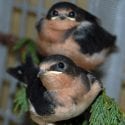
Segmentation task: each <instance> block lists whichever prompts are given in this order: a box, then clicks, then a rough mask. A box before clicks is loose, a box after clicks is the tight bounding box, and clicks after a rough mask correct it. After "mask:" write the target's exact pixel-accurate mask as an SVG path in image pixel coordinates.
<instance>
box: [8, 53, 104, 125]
mask: <svg viewBox="0 0 125 125" xmlns="http://www.w3.org/2000/svg"><path fill="white" fill-rule="evenodd" d="M8 73H9V74H10V75H12V76H14V77H15V78H16V79H18V80H20V81H22V82H24V83H25V84H26V85H27V87H26V90H27V98H28V101H29V107H30V109H29V110H30V113H31V118H32V119H33V121H35V122H36V123H38V124H39V125H44V124H45V125H46V124H48V123H55V122H57V121H62V120H67V119H71V118H74V117H76V116H78V115H80V114H81V113H83V112H84V111H85V110H86V109H87V108H88V107H89V106H90V104H91V103H92V102H93V100H94V99H95V98H96V96H97V95H98V94H99V92H100V91H101V90H102V83H101V82H100V81H99V80H97V78H96V77H95V76H94V75H93V74H92V73H90V72H88V71H86V70H84V69H82V68H80V67H78V66H76V64H75V63H74V62H73V61H72V60H71V59H69V58H68V57H65V56H63V55H52V56H48V57H46V58H45V59H44V60H43V62H42V63H41V64H40V66H36V65H34V64H33V62H32V59H31V57H27V59H26V62H25V63H23V64H21V65H20V66H17V67H15V68H9V69H8Z"/></svg>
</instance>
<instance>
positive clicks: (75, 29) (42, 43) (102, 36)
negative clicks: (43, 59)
mask: <svg viewBox="0 0 125 125" xmlns="http://www.w3.org/2000/svg"><path fill="white" fill-rule="evenodd" d="M36 29H37V31H38V40H37V45H38V48H39V52H40V53H41V55H43V56H48V55H54V54H61V55H65V56H67V57H69V58H71V59H72V60H73V61H74V62H75V63H76V64H77V65H79V66H80V67H82V68H84V69H86V70H94V69H96V68H97V67H98V66H99V65H101V64H102V63H103V62H104V61H105V59H106V58H107V56H108V55H109V53H110V52H111V51H112V50H113V49H114V48H115V40H116V37H115V36H114V35H112V34H111V33H109V32H108V31H106V30H105V29H104V28H103V27H102V26H101V25H100V23H99V19H98V18H97V17H96V16H94V15H92V14H90V13H89V12H87V11H85V10H83V9H82V8H80V7H78V6H76V5H74V4H72V3H69V2H58V3H56V4H54V5H53V6H52V7H51V8H50V9H49V11H48V13H47V15H46V16H45V17H43V18H41V19H40V21H39V22H38V24H37V25H36Z"/></svg>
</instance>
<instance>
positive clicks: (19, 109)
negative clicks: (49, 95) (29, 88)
mask: <svg viewBox="0 0 125 125" xmlns="http://www.w3.org/2000/svg"><path fill="white" fill-rule="evenodd" d="M28 105H29V104H28V100H27V96H26V88H25V87H24V86H21V88H20V89H19V90H18V91H17V93H16V96H15V100H14V112H16V113H19V114H22V113H24V112H27V111H28V109H29V106H28Z"/></svg>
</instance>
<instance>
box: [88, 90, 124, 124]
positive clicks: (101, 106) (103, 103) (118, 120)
mask: <svg viewBox="0 0 125 125" xmlns="http://www.w3.org/2000/svg"><path fill="white" fill-rule="evenodd" d="M90 112H91V117H90V120H89V122H90V124H89V125H123V124H124V123H125V117H124V114H123V113H122V112H121V111H120V109H119V106H118V105H117V103H116V102H115V101H114V99H112V98H110V97H108V96H107V95H106V93H105V91H103V93H102V94H101V95H100V96H99V97H98V98H97V100H96V101H95V102H94V104H93V105H92V108H91V111H90ZM124 125H125V124H124Z"/></svg>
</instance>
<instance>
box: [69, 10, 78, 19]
mask: <svg viewBox="0 0 125 125" xmlns="http://www.w3.org/2000/svg"><path fill="white" fill-rule="evenodd" d="M68 16H69V17H71V18H75V16H76V13H75V12H74V11H71V12H70V13H69V15H68Z"/></svg>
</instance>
